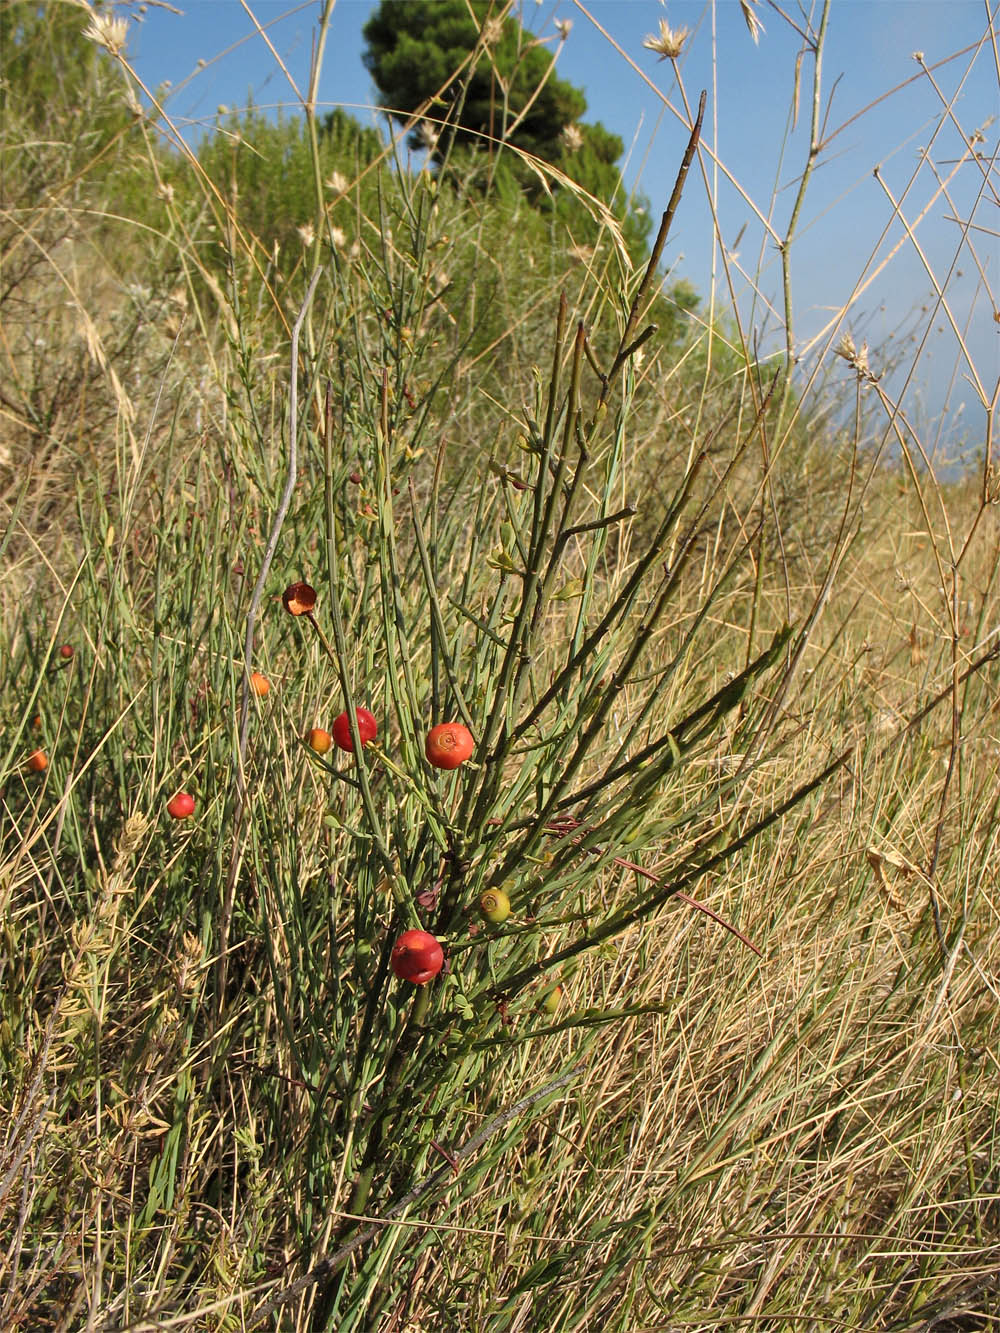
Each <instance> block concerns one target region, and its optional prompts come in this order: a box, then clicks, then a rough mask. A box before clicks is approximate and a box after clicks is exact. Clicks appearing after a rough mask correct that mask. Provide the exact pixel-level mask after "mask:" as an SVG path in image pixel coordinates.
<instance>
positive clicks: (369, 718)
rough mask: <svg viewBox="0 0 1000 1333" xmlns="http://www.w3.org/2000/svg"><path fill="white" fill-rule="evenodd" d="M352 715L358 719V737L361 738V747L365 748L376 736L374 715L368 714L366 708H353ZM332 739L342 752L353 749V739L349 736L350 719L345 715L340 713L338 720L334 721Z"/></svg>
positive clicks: (376, 725)
mask: <svg viewBox="0 0 1000 1333" xmlns="http://www.w3.org/2000/svg"><path fill="white" fill-rule="evenodd" d="M354 713H355V716H356V717H357V719H358V735H359V736H360V737H361V744H362V746H365V745H367V744H368V742H369V741H373V740H374V739H375V737H376V736H377V735H378V723H377V722H376V721H375V714H374V713H369V711H368V709H367V708H355V710H354ZM333 739H334V741H336V743H337V745H338V746H339V747H340V748H341V749H342V750H353V749H354V739H353V737H352V736H351V719H350V718H349V717H348V716H347V714H346V713H341V715H340V716H339V717H338V718H335V719H334V722H333Z"/></svg>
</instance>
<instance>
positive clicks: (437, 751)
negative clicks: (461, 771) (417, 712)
mask: <svg viewBox="0 0 1000 1333" xmlns="http://www.w3.org/2000/svg"><path fill="white" fill-rule="evenodd" d="M475 748H476V743H475V741H474V740H473V739H472V732H471V731H470V730H469V728H468V727H463V726H462V724H461V722H439V723H438V725H437V726H436V727H432V728H431V729H430V731H429V732H428V733H427V743H426V745H425V747H424V749H425V752H426V754H427V759H428V762H429V763H432V764H433V765H434V767H435V768H458V766H459V764H464V763H465V761H466V759H468V757H469V756H470V755H471V754H472V751H473V750H474V749H475Z"/></svg>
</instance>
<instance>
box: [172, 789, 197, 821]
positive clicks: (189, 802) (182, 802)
mask: <svg viewBox="0 0 1000 1333" xmlns="http://www.w3.org/2000/svg"><path fill="white" fill-rule="evenodd" d="M167 814H168V815H170V816H171V817H172V818H174V819H187V817H188V815H193V814H194V797H193V796H191V795H190V794H189V793H188V792H186V791H179V792H178V793H177V795H176V796H171V798H170V800H169V801H168V802H167Z"/></svg>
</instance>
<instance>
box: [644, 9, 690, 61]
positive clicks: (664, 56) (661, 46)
mask: <svg viewBox="0 0 1000 1333" xmlns="http://www.w3.org/2000/svg"><path fill="white" fill-rule="evenodd" d="M690 35H691V29H690V28H671V26H670V24H669V23H668V22H667V20H666V19H660V31H659V33H658V34H657V33H650V34H649V36H648V37H647V38H646V40H645V41H644V42H643V46H645V47H646V48H647V50H649V51H656V52H658V53H659V56H660V59H661V60H676V59H677V57H678V56H679V55H680V53H681V48H682V47H683V45H684V43H685V42H686V41H687V39H688V37H689V36H690Z"/></svg>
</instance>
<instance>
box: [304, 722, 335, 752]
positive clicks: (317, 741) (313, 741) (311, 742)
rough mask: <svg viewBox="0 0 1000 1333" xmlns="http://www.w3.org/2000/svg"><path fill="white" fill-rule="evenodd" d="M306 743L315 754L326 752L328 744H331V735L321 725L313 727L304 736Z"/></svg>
mask: <svg viewBox="0 0 1000 1333" xmlns="http://www.w3.org/2000/svg"><path fill="white" fill-rule="evenodd" d="M306 744H307V745H308V746H309V748H310V750H315V751H316V753H317V754H326V752H327V750H329V748H330V746H331V745H332V744H333V737H332V736H331V735H330V733H329V732H328V731H324V730H323V728H322V727H313V729H312V731H310V733H309V735H308V736H307V737H306Z"/></svg>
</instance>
